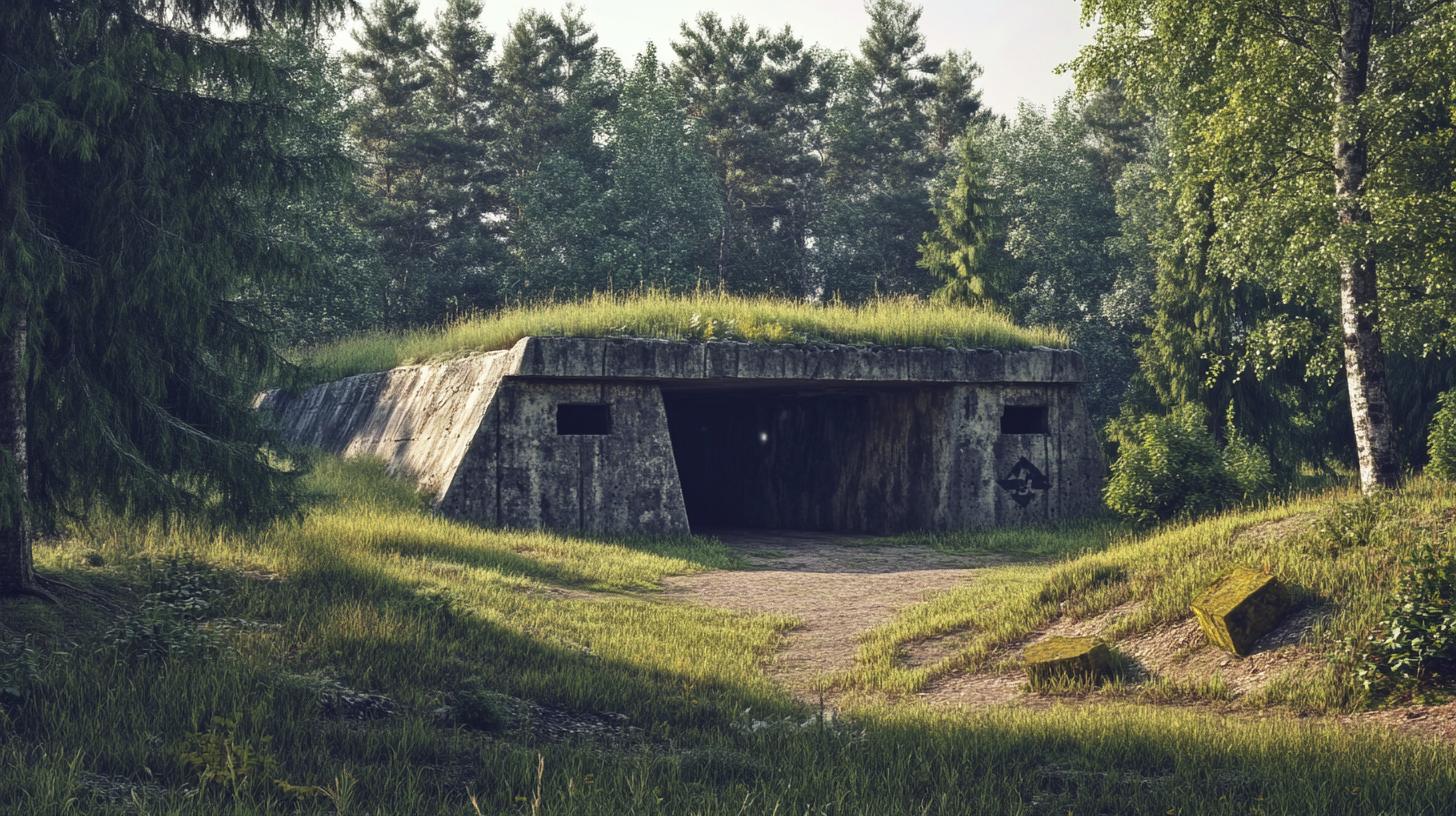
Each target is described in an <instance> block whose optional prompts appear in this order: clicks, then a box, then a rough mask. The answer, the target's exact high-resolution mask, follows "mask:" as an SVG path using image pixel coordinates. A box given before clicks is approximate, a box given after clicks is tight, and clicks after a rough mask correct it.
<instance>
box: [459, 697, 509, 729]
mask: <svg viewBox="0 0 1456 816" xmlns="http://www.w3.org/2000/svg"><path fill="white" fill-rule="evenodd" d="M452 708H453V712H452V713H453V715H454V716H453V719H454V721H455V722H456V723H458V724H459V725H462V726H464V727H466V728H474V729H476V730H478V731H500V730H502V729H504V728H506V727H507V726H509V725H510V724H511V723H512V722H513V721H514V720H515V716H516V715H515V710H514V708H515V706H514V701H513V700H512V699H511V698H510V697H507V696H506V695H504V694H501V693H499V692H494V691H490V690H488V689H485V688H481V687H479V686H469V687H466V688H464V689H462V690H460V691H458V692H456V693H455V695H454V706H452Z"/></svg>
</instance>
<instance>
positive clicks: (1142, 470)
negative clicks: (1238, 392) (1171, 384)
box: [1103, 405, 1241, 524]
mask: <svg viewBox="0 0 1456 816" xmlns="http://www.w3.org/2000/svg"><path fill="white" fill-rule="evenodd" d="M1109 431H1110V433H1111V436H1112V437H1113V439H1114V440H1115V441H1117V443H1118V449H1119V454H1118V457H1117V461H1116V462H1114V463H1113V465H1112V477H1111V478H1110V479H1108V481H1107V488H1106V490H1105V491H1104V494H1103V495H1104V498H1105V499H1106V501H1107V506H1108V507H1109V508H1111V509H1112V510H1113V512H1116V513H1118V514H1119V515H1122V516H1125V517H1127V518H1129V519H1131V520H1133V521H1136V522H1138V523H1141V524H1149V523H1152V522H1155V521H1159V520H1162V519H1169V518H1173V517H1175V516H1200V515H1204V514H1206V513H1211V512H1213V511H1215V510H1219V509H1221V508H1223V507H1226V506H1228V505H1229V504H1232V503H1233V502H1235V501H1237V500H1238V499H1239V497H1240V494H1241V487H1240V484H1239V481H1238V480H1237V479H1236V478H1235V477H1234V475H1233V474H1231V473H1230V472H1229V467H1228V464H1227V463H1226V462H1225V461H1224V455H1223V452H1222V451H1220V450H1219V448H1218V442H1217V441H1215V440H1214V438H1213V434H1212V433H1210V432H1209V430H1208V415H1207V413H1206V412H1204V410H1203V409H1202V408H1201V407H1199V406H1196V405H1184V406H1180V407H1178V408H1176V409H1174V410H1173V411H1172V412H1171V413H1169V414H1167V415H1166V416H1156V415H1147V416H1141V417H1129V418H1123V419H1119V420H1117V421H1115V422H1114V423H1113V424H1112V425H1111V426H1110V427H1109Z"/></svg>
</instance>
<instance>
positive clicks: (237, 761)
mask: <svg viewBox="0 0 1456 816" xmlns="http://www.w3.org/2000/svg"><path fill="white" fill-rule="evenodd" d="M240 722H241V717H238V716H234V717H220V716H214V717H213V718H212V723H211V724H210V726H209V727H208V729H207V730H206V731H199V732H196V733H194V734H192V735H190V736H189V737H188V738H187V743H186V745H185V746H184V747H183V749H182V751H181V754H180V756H179V757H178V759H180V760H181V761H182V764H183V765H184V766H185V767H187V768H189V769H190V770H192V771H193V772H194V773H195V774H196V775H197V782H198V787H200V788H201V789H202V790H204V791H214V792H217V793H220V794H222V795H224V796H226V797H228V798H230V799H233V800H236V799H239V798H242V797H243V796H244V795H246V794H248V793H249V792H251V791H253V790H256V789H257V788H258V787H259V786H261V785H266V784H269V783H271V782H273V781H274V777H276V776H277V774H278V768H279V766H278V760H277V759H276V758H274V756H273V752H272V737H269V736H266V735H264V736H262V737H259V738H249V737H248V736H247V735H245V734H244V733H243V730H242V728H241V727H240Z"/></svg>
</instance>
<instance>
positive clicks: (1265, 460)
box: [1223, 431, 1275, 502]
mask: <svg viewBox="0 0 1456 816" xmlns="http://www.w3.org/2000/svg"><path fill="white" fill-rule="evenodd" d="M1223 463H1224V466H1225V467H1227V468H1228V472H1229V475H1230V476H1232V477H1233V480H1234V484H1236V485H1238V490H1239V498H1240V499H1241V500H1242V501H1246V502H1248V501H1254V500H1255V499H1260V498H1263V497H1264V496H1267V495H1268V494H1270V493H1272V492H1274V486H1275V481H1274V466H1273V464H1272V463H1271V462H1270V461H1269V453H1268V451H1266V450H1264V449H1263V448H1261V447H1259V446H1258V445H1255V444H1254V443H1253V442H1250V441H1249V440H1248V439H1246V438H1244V436H1243V435H1241V434H1239V433H1237V432H1234V431H1230V432H1229V439H1228V444H1226V445H1224V448H1223Z"/></svg>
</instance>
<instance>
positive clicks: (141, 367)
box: [0, 0, 343, 593]
mask: <svg viewBox="0 0 1456 816" xmlns="http://www.w3.org/2000/svg"><path fill="white" fill-rule="evenodd" d="M342 6H343V3H342V2H339V1H338V0H312V1H311V0H269V2H267V3H260V2H254V0H213V2H199V3H192V4H186V5H184V6H180V7H178V6H173V5H168V6H167V7H166V13H165V15H164V14H163V13H162V12H161V11H159V10H158V5H157V4H156V3H152V2H144V1H143V0H131V1H130V2H127V1H126V0H122V1H121V2H100V0H76V2H72V3H65V4H59V3H52V2H42V0H12V2H7V3H5V4H3V5H0V53H4V54H5V59H3V60H0V163H3V164H0V171H3V172H0V178H3V189H0V291H3V292H4V293H5V294H4V298H3V299H0V348H3V354H0V454H3V455H0V593H17V592H38V591H43V590H42V589H40V587H39V586H38V584H37V581H36V578H35V576H34V574H33V571H32V567H31V557H30V539H29V534H30V526H31V524H32V523H33V522H38V523H39V524H41V525H45V524H47V523H49V521H50V520H51V519H53V518H54V517H55V514H56V513H57V512H58V510H60V509H61V508H69V509H74V510H80V509H82V508H84V507H87V506H90V504H91V503H94V502H97V501H101V502H106V503H109V504H112V505H113V506H116V507H121V508H125V509H127V510H128V511H132V512H139V513H146V512H159V511H163V510H178V509H185V508H190V509H195V510H198V511H211V512H213V513H215V514H217V515H218V516H220V517H226V518H247V517H256V516H259V515H264V514H266V513H269V512H271V511H273V510H276V509H277V508H278V506H279V505H280V503H283V502H284V501H286V497H287V495H288V490H287V486H288V480H287V479H286V478H285V477H284V475H283V474H280V473H279V472H278V471H277V470H276V469H275V468H274V467H273V466H272V465H271V464H270V462H269V460H268V458H267V457H266V455H265V451H264V448H263V445H264V444H265V443H266V442H267V441H268V438H269V437H268V435H267V433H266V432H265V431H264V429H263V427H262V426H261V424H260V421H259V419H258V417H257V416H256V415H255V414H254V412H253V411H252V410H251V407H250V396H251V394H250V391H251V390H252V388H253V386H254V385H255V383H256V375H257V374H258V373H259V371H260V370H261V368H262V367H264V366H267V365H268V364H269V363H270V361H271V360H272V359H273V356H272V354H271V351H270V348H269V346H268V343H267V337H266V335H264V334H263V333H261V332H260V331H259V330H258V328H257V325H256V323H255V322H254V321H253V319H252V315H251V314H249V312H248V311H247V310H246V309H245V308H244V305H243V304H242V303H241V302H240V301H239V299H238V298H237V293H238V292H239V290H240V289H243V288H247V287H251V286H253V285H256V284H257V282H258V281H260V280H264V279H267V278H269V277H271V276H273V275H276V274H280V272H283V271H286V270H290V269H293V268H295V267H294V265H293V264H292V263H291V262H290V261H291V260H292V259H291V258H290V254H291V253H290V251H289V249H290V248H288V247H283V246H280V245H279V244H278V243H277V241H276V240H275V238H274V236H273V235H272V234H271V233H270V231H269V230H267V229H266V225H265V224H264V223H261V222H260V220H259V218H258V208H257V207H256V206H255V203H256V202H257V201H258V200H262V199H266V198H267V197H269V196H276V197H278V198H279V199H280V200H281V199H283V198H285V197H286V196H287V194H288V193H289V191H291V190H294V189H297V188H299V187H300V186H307V185H309V184H311V183H313V182H314V181H315V180H317V179H319V178H321V177H324V176H326V175H329V174H332V173H334V172H337V171H338V169H339V166H340V163H339V161H338V157H337V156H331V155H325V154H320V153H316V152H314V151H313V150H312V147H313V145H312V144H311V143H310V141H309V140H308V138H307V128H300V127H299V119H300V116H301V114H300V112H299V111H298V110H297V109H296V108H295V107H294V106H293V104H292V93H293V89H292V88H291V86H290V81H289V77H288V75H287V72H285V71H282V70H280V69H279V68H278V66H276V65H274V64H273V63H272V62H270V61H269V59H268V58H267V56H266V54H265V53H264V51H263V50H262V49H261V48H260V47H259V46H258V45H257V44H256V43H255V42H253V41H252V40H249V39H246V38H226V37H219V36H217V34H216V31H217V30H218V29H219V28H220V27H226V26H243V27H245V28H246V29H247V30H251V31H262V30H264V29H266V28H268V27H269V26H270V25H271V24H273V23H275V22H286V21H289V20H293V21H300V22H302V23H305V24H311V23H313V22H315V21H317V20H318V19H319V18H320V17H321V16H322V15H324V14H332V13H337V12H339V11H340V10H341V7H342Z"/></svg>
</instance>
